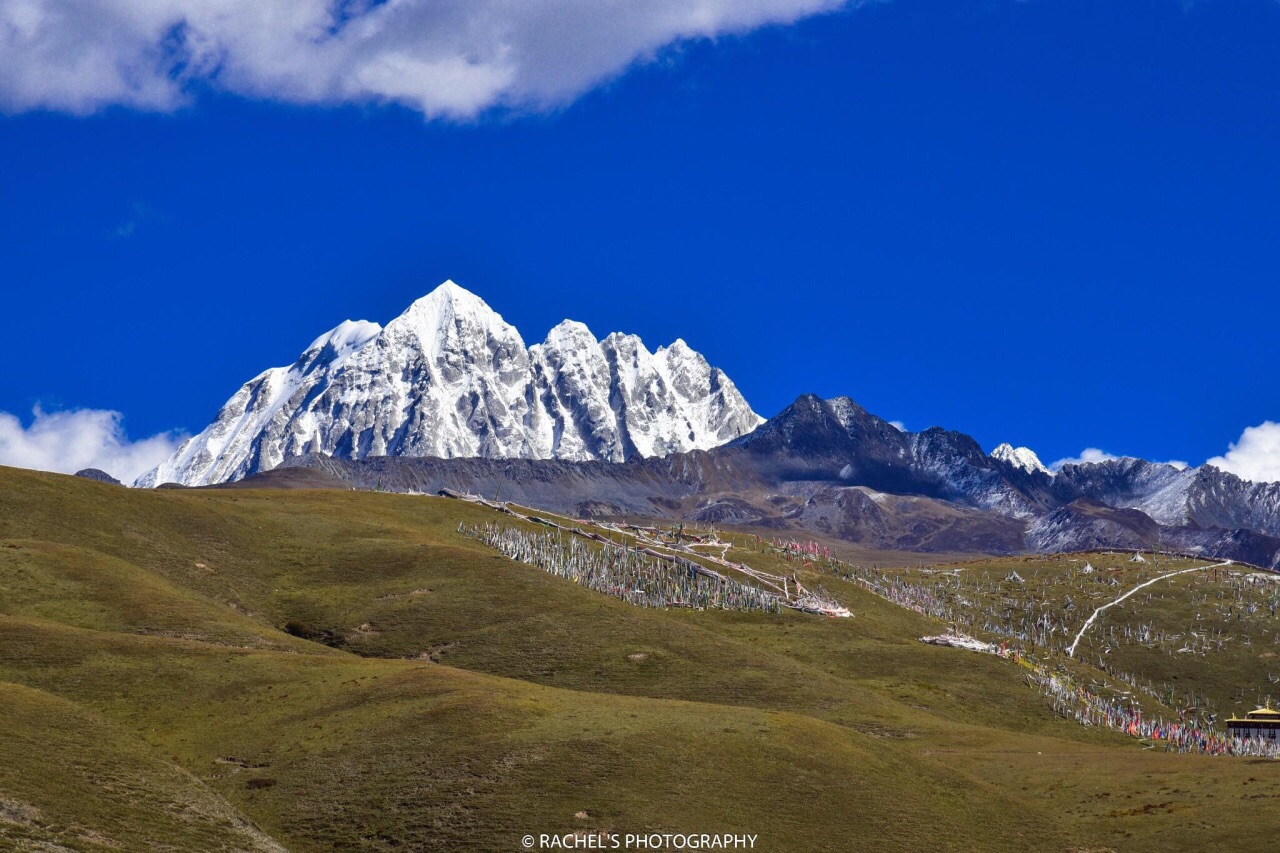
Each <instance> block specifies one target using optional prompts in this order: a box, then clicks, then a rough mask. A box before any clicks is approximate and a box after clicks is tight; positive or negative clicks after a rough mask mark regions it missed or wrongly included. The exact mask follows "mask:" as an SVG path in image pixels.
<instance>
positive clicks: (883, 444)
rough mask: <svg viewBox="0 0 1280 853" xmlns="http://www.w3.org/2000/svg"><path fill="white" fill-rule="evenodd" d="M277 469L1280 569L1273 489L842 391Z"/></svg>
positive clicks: (925, 547) (556, 504) (648, 511)
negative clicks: (647, 438)
mask: <svg viewBox="0 0 1280 853" xmlns="http://www.w3.org/2000/svg"><path fill="white" fill-rule="evenodd" d="M284 467H307V468H313V469H317V470H321V471H324V472H327V474H328V475H329V476H330V477H332V478H334V479H337V480H340V481H342V482H346V483H350V484H351V485H353V486H355V487H356V488H362V489H386V490H392V491H413V492H424V493H431V494H434V493H435V492H436V491H438V490H440V489H451V490H454V491H459V492H471V493H476V494H481V495H484V496H485V497H489V498H493V497H500V498H501V499H503V500H511V501H515V502H517V503H521V504H526V505H531V506H537V507H543V508H546V509H549V510H553V511H557V512H564V513H574V514H578V515H586V514H591V515H601V514H606V515H640V516H649V517H660V518H683V519H691V520H699V521H705V522H715V523H724V524H749V525H756V526H766V527H774V528H778V529H783V530H795V531H805V530H808V531H813V532H816V533H821V534H825V535H829V536H833V537H839V538H842V539H846V540H849V541H852V542H857V543H859V544H862V545H865V546H867V547H873V548H881V549H886V550H917V551H951V552H985V553H1018V552H1024V551H1033V552H1055V551H1068V550H1082V549H1088V548H1134V549H1149V548H1164V549H1169V550H1178V551H1184V552H1188V553H1196V554H1204V555H1205V556H1206V557H1220V558H1228V559H1235V560H1239V561H1242V562H1249V563H1253V564H1257V565H1263V566H1268V567H1274V566H1277V565H1278V564H1280V484H1257V483H1249V482H1245V481H1243V480H1240V479H1239V478H1238V477H1235V476H1233V475H1231V474H1228V473H1225V472H1223V471H1219V470H1217V469H1216V468H1211V467H1208V466H1206V467H1203V468H1199V469H1194V470H1181V469H1179V468H1176V467H1173V466H1171V465H1165V464H1161V463H1155V462H1147V461H1145V460H1141V459H1114V460H1109V461H1106V462H1099V463H1088V464H1080V465H1067V466H1065V467H1064V468H1063V469H1062V470H1061V471H1060V472H1058V474H1057V475H1056V476H1054V475H1050V474H1048V473H1047V472H1045V471H1044V470H1032V469H1028V468H1026V467H1020V466H1019V465H1017V464H1014V463H1013V462H1011V461H1009V460H1007V459H1003V458H995V457H992V456H988V455H986V454H984V453H983V452H982V448H981V447H980V446H979V445H978V443H977V442H976V441H974V440H973V439H972V438H971V437H969V436H967V435H964V434H963V433H958V432H952V431H948V430H944V429H940V428H937V427H934V428H931V429H928V430H925V431H923V432H919V433H909V432H903V431H901V430H899V429H897V428H896V427H894V426H893V425H891V424H889V423H888V422H887V421H884V420H882V419H881V418H878V417H876V416H875V415H872V414H871V413H869V412H867V411H866V410H865V409H863V408H862V407H861V406H859V405H857V404H856V403H854V402H853V401H852V400H850V399H849V398H847V397H837V398H835V399H833V400H822V399H820V398H818V397H815V396H813V395H804V396H801V397H799V398H798V399H797V400H796V401H795V402H794V403H793V404H791V405H790V406H788V407H787V408H786V409H784V410H783V411H782V412H780V413H779V414H778V415H777V416H776V417H774V418H772V419H771V420H769V421H767V422H765V423H764V424H762V425H761V426H760V427H759V428H758V429H756V430H755V431H754V432H751V433H749V434H747V435H744V436H742V437H741V438H738V439H736V440H734V441H731V442H729V443H728V444H726V445H724V446H722V447H718V448H715V449H713V450H709V451H703V450H697V451H692V452H688V453H678V454H673V455H671V456H667V457H665V458H661V459H657V458H649V459H642V458H634V459H632V460H630V461H628V462H625V463H610V462H570V461H563V460H527V459H520V460H516V459H509V460H494V459H431V458H425V459H411V458H404V457H376V458H369V459H365V460H362V461H352V460H341V459H331V458H329V457H326V456H318V455H312V456H305V457H299V458H295V459H291V460H287V461H286V462H285V463H284ZM277 470H279V469H277ZM253 484H254V481H253V480H252V479H251V480H250V481H248V482H247V483H246V485H253Z"/></svg>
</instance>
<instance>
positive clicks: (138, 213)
mask: <svg viewBox="0 0 1280 853" xmlns="http://www.w3.org/2000/svg"><path fill="white" fill-rule="evenodd" d="M164 221H165V217H163V216H161V215H160V214H159V213H157V212H156V211H155V210H154V209H153V208H152V207H151V206H150V205H148V204H144V203H143V202H140V201H135V202H134V203H133V204H131V205H129V216H128V218H126V219H125V220H124V221H123V222H121V223H120V224H119V225H117V226H116V228H115V231H113V232H112V236H113V237H115V238H116V239H117V240H127V239H129V238H130V237H132V236H133V235H134V234H136V233H137V231H138V228H139V227H141V226H142V225H143V223H146V222H161V223H163V222H164Z"/></svg>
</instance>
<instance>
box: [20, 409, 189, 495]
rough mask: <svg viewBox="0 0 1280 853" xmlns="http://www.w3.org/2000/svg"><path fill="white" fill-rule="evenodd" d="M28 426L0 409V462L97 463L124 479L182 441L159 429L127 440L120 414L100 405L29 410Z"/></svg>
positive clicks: (51, 467) (64, 466)
mask: <svg viewBox="0 0 1280 853" xmlns="http://www.w3.org/2000/svg"><path fill="white" fill-rule="evenodd" d="M33 414H34V419H33V420H32V422H31V425H30V426H23V424H22V421H21V420H19V419H18V418H17V417H16V416H15V415H11V414H9V413H8V412H0V465H11V466H14V467H17V468H35V469H38V470H41V471H58V472H60V473H63V474H74V473H75V472H76V471H79V470H80V469H82V468H98V469H100V470H103V471H106V472H107V473H108V474H110V475H111V476H113V477H115V478H116V479H117V480H120V481H121V482H123V483H126V484H131V483H133V481H134V480H135V479H137V477H138V476H139V475H140V474H143V473H144V472H146V471H148V470H150V469H151V468H154V467H155V466H156V465H158V464H159V463H160V462H161V461H163V460H164V459H165V458H167V457H168V456H169V455H170V454H171V453H173V451H174V450H175V449H177V446H178V444H179V443H180V442H181V440H182V438H183V437H182V436H180V435H177V434H174V433H161V434H160V435H153V436H151V437H150V438H144V439H141V440H139V441H130V440H129V438H128V436H126V435H125V432H124V423H123V421H124V416H123V415H121V414H120V413H119V412H111V411H106V410H103V409H75V410H72V411H66V412H45V411H43V410H42V409H41V408H40V407H39V406H37V407H36V408H35V410H34V411H33Z"/></svg>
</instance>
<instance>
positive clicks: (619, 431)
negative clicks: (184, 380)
mask: <svg viewBox="0 0 1280 853" xmlns="http://www.w3.org/2000/svg"><path fill="white" fill-rule="evenodd" d="M760 422H761V418H760V417H759V416H758V415H756V414H755V412H753V411H751V407H750V406H749V405H747V402H746V400H744V399H743V398H742V395H741V394H740V393H739V392H738V389H737V388H736V387H735V386H734V384H733V383H732V382H731V381H730V380H729V378H728V377H727V376H725V375H724V373H722V372H721V371H720V370H718V369H716V368H713V367H711V365H709V364H708V363H707V360H706V359H705V358H703V357H702V356H701V355H700V354H698V353H696V352H694V351H693V350H692V349H690V348H689V347H688V345H687V344H685V343H684V342H683V341H677V342H676V343H675V344H673V345H672V346H670V347H667V348H665V349H661V350H659V353H658V355H655V354H653V353H651V352H649V350H648V349H647V348H646V347H645V345H644V343H643V342H642V341H641V340H640V339H639V338H638V337H636V336H634V335H625V334H622V333H616V332H615V333H614V334H612V335H610V336H609V337H607V338H605V340H604V341H597V340H596V339H595V337H594V336H593V335H592V334H591V330H590V329H588V328H587V327H586V326H585V325H583V324H582V323H577V322H574V321H572V320H566V321H564V322H562V323H560V324H559V325H557V326H556V327H555V328H554V329H552V330H551V332H550V333H548V335H547V338H546V340H545V341H544V342H543V343H542V344H538V345H535V346H532V347H526V346H525V344H524V340H523V339H522V338H521V336H520V333H519V332H518V331H517V330H516V329H515V327H514V326H512V325H510V324H509V323H507V322H506V321H505V320H503V319H502V317H501V315H499V314H498V313H497V312H496V311H494V310H493V309H492V308H490V307H489V305H488V304H487V303H485V301H484V300H483V299H481V298H480V297H479V296H476V295H475V294H474V293H471V292H470V291H468V290H466V289H464V288H462V287H460V286H458V285H457V284H455V283H454V282H452V281H446V282H444V283H443V284H441V285H440V286H439V287H437V288H436V289H435V290H433V291H432V292H431V293H428V294H427V295H426V296H423V297H422V298H421V299H418V300H416V301H415V302H414V303H413V304H412V305H410V306H409V307H408V309H406V310H405V312H404V313H403V314H401V315H400V316H399V317H396V318H395V319H394V320H392V321H391V322H389V323H388V324H387V325H386V327H385V328H384V327H381V326H379V325H378V324H377V323H370V322H367V321H350V320H349V321H347V322H345V323H342V324H340V325H339V326H337V327H336V328H334V329H333V330H331V331H329V332H327V333H325V334H324V335H321V336H320V337H318V338H316V339H315V341H313V342H312V344H311V346H310V347H308V348H307V350H306V351H305V352H304V353H303V355H302V357H301V358H299V359H298V361H296V362H295V363H294V364H293V365H291V366H289V367H276V368H271V369H269V370H266V371H264V372H262V373H260V374H259V375H258V376H256V377H254V378H253V379H252V380H250V381H249V382H248V383H246V384H245V385H244V386H243V387H242V388H241V389H240V390H239V391H238V392H236V394H235V395H234V396H232V398H231V399H230V400H228V401H227V403H226V404H225V405H224V406H223V407H222V409H221V410H220V411H219V412H218V415H217V417H216V418H215V420H214V422H213V423H212V424H210V425H209V426H208V427H206V428H205V429H204V430H203V431H202V432H201V433H200V434H199V435H196V436H194V437H193V438H191V439H189V440H188V441H187V442H185V443H184V444H183V445H182V447H180V448H179V449H178V451H177V452H176V453H175V454H174V455H173V456H171V457H170V458H169V459H167V460H165V462H163V463H162V464H161V465H159V466H157V467H156V468H155V469H153V470H152V471H150V472H148V473H147V474H144V475H143V476H142V477H141V478H139V480H138V485H140V486H156V485H159V484H161V483H165V482H179V483H183V484H185V485H207V484H211V483H219V482H225V481H228V480H237V479H240V478H242V477H246V476H248V475H250V474H253V473H256V472H258V471H263V470H269V469H271V468H274V467H275V466H277V465H279V464H280V463H281V462H282V461H284V459H286V458H288V457H290V456H298V455H302V454H307V453H324V454H328V455H331V456H336V457H341V458H348V459H363V458H365V457H367V456H436V457H441V458H453V457H488V458H526V459H567V460H575V461H584V460H604V461H611V462H621V461H623V460H625V459H627V458H629V457H630V456H633V455H635V454H639V455H642V456H665V455H667V454H670V453H677V452H682V451H686V450H695V449H702V450H706V449H710V448H712V447H716V446H718V445H720V444H723V443H725V442H727V441H731V440H732V439H735V438H737V437H738V436H741V435H743V434H744V433H747V432H750V431H751V430H752V429H755V427H756V426H757V425H758V424H759V423H760Z"/></svg>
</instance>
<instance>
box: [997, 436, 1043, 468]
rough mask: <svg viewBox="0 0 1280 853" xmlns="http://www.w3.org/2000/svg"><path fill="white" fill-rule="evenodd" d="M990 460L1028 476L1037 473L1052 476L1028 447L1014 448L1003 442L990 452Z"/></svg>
mask: <svg viewBox="0 0 1280 853" xmlns="http://www.w3.org/2000/svg"><path fill="white" fill-rule="evenodd" d="M991 458H992V459H997V460H999V461H1001V462H1004V463H1006V464H1008V465H1011V466H1013V467H1014V468H1017V469H1018V470H1020V471H1025V472H1027V473H1028V474H1037V473H1039V474H1047V475H1049V476H1053V474H1052V472H1050V471H1049V469H1048V468H1046V467H1045V464H1044V463H1043V462H1041V461H1040V457H1039V456H1036V452H1035V451H1034V450H1032V449H1031V448H1030V447H1014V446H1013V445H1012V444H1009V443H1008V442H1005V443H1004V444H1002V445H1000V446H999V447H997V448H996V449H995V450H993V451H991Z"/></svg>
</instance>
